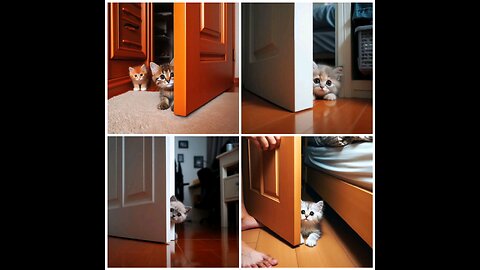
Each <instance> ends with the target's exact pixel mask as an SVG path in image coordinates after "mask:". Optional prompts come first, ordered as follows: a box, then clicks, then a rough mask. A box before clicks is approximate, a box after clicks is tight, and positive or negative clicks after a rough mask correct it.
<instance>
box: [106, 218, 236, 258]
mask: <svg viewBox="0 0 480 270" xmlns="http://www.w3.org/2000/svg"><path fill="white" fill-rule="evenodd" d="M237 228H238V227H237ZM237 228H220V227H217V226H209V225H207V224H205V225H200V224H194V223H189V222H187V223H184V224H178V225H177V227H176V230H177V233H178V236H179V237H178V238H179V240H177V241H175V244H170V245H167V244H161V243H152V242H146V241H138V240H131V239H125V238H118V237H110V236H109V237H108V266H109V267H238V265H239V260H238V229H237Z"/></svg>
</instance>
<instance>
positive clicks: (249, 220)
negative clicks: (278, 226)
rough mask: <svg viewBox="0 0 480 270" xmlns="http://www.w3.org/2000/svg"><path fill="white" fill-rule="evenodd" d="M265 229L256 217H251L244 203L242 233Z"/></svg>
mask: <svg viewBox="0 0 480 270" xmlns="http://www.w3.org/2000/svg"><path fill="white" fill-rule="evenodd" d="M259 227H263V225H262V224H261V223H260V222H258V221H257V220H256V219H255V218H254V217H252V216H250V214H249V213H248V212H247V209H246V208H245V205H244V204H243V202H242V231H244V230H248V229H254V228H259Z"/></svg>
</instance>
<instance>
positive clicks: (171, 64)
mask: <svg viewBox="0 0 480 270" xmlns="http://www.w3.org/2000/svg"><path fill="white" fill-rule="evenodd" d="M173 63H174V62H173V58H172V61H170V66H172V67H173Z"/></svg>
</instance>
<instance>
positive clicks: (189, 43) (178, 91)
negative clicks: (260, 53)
mask: <svg viewBox="0 0 480 270" xmlns="http://www.w3.org/2000/svg"><path fill="white" fill-rule="evenodd" d="M233 8H234V4H232V3H228V4H227V3H175V4H174V10H173V12H174V15H173V17H174V24H173V31H174V59H175V60H174V61H175V67H174V68H175V95H174V96H175V97H174V98H175V114H177V115H182V116H187V115H188V114H190V113H191V112H193V111H194V110H196V109H198V108H200V107H201V106H202V105H204V104H205V103H207V102H209V101H210V100H212V99H213V98H214V97H216V96H218V95H219V94H221V93H222V92H223V91H225V90H227V89H229V88H231V87H232V86H233V69H232V66H233V53H232V50H233V49H232V48H233V47H232V43H233V42H232V41H233V33H232V32H233V31H232V30H233V29H234V28H233V27H232V26H233Z"/></svg>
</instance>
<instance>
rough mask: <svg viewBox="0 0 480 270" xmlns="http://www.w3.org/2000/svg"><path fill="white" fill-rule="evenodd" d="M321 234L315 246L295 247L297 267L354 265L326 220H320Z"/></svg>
mask: <svg viewBox="0 0 480 270" xmlns="http://www.w3.org/2000/svg"><path fill="white" fill-rule="evenodd" d="M322 222H323V223H324V224H322V229H323V235H322V237H321V238H320V239H319V240H318V242H317V245H316V246H315V247H307V246H306V245H301V246H300V247H298V248H296V253H297V258H298V263H299V267H356V265H355V263H354V262H353V261H352V260H351V259H350V257H349V256H348V255H347V253H346V252H345V250H344V249H343V247H342V246H341V245H340V244H339V242H338V240H337V238H336V236H335V231H334V230H332V227H331V226H329V224H328V220H326V219H325V220H323V221H322Z"/></svg>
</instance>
